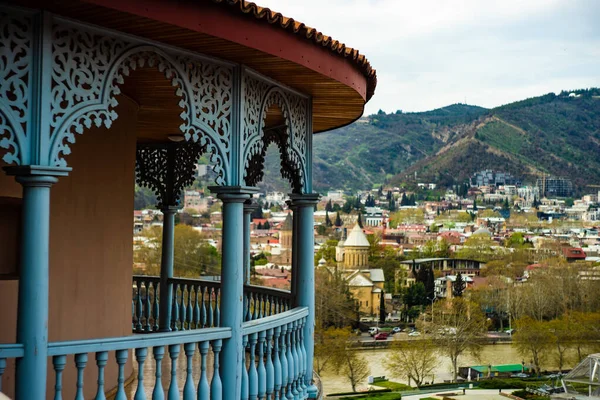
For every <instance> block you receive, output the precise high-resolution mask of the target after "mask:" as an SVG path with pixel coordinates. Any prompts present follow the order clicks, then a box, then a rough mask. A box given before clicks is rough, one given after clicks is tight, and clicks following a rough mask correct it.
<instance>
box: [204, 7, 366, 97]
mask: <svg viewBox="0 0 600 400" xmlns="http://www.w3.org/2000/svg"><path fill="white" fill-rule="evenodd" d="M212 2H213V3H216V4H221V5H223V6H227V7H230V8H234V9H236V10H237V11H239V12H241V13H243V14H246V15H250V16H252V17H254V18H256V19H258V20H260V21H264V22H266V23H269V24H271V25H275V26H278V27H280V28H281V29H284V30H286V31H289V32H291V33H293V34H296V35H299V36H301V37H303V38H305V39H306V40H310V41H312V42H313V43H315V44H317V45H320V46H322V47H325V48H327V49H328V50H330V51H331V52H333V53H336V54H337V55H339V56H341V57H344V58H346V59H349V60H350V61H351V62H352V63H353V64H354V65H355V66H356V67H357V68H358V69H359V70H360V71H361V73H362V74H363V75H364V76H365V78H366V79H367V101H369V99H371V97H373V94H375V87H376V86H377V72H376V70H375V69H374V68H373V67H371V63H370V62H369V60H367V58H366V57H365V56H364V54H360V52H359V51H358V50H357V49H353V48H352V47H348V46H346V45H345V44H344V43H341V42H339V41H337V40H335V39H333V38H332V37H331V36H327V35H324V34H323V33H322V32H320V31H318V30H316V29H315V28H311V27H309V26H306V25H305V24H304V23H302V22H299V21H296V20H294V19H293V18H288V17H285V16H284V15H282V14H281V13H278V12H276V11H272V10H271V9H269V8H267V7H261V6H259V5H257V4H255V3H252V2H250V1H246V0H212Z"/></svg>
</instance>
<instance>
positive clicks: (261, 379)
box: [0, 307, 312, 400]
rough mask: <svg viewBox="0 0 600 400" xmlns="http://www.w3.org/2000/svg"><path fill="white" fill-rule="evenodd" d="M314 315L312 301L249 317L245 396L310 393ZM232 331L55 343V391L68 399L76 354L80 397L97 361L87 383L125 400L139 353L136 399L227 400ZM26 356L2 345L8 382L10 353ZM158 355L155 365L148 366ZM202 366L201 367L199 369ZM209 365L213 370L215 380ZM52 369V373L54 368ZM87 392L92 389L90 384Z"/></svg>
mask: <svg viewBox="0 0 600 400" xmlns="http://www.w3.org/2000/svg"><path fill="white" fill-rule="evenodd" d="M307 315H308V308H306V307H299V308H295V309H292V310H289V311H284V312H281V313H279V314H277V315H272V316H268V317H264V318H261V319H257V320H252V321H247V322H245V323H244V324H243V338H242V340H243V344H244V348H245V351H244V352H243V354H242V358H243V360H244V362H243V363H242V365H243V368H242V388H241V393H242V395H241V400H246V399H251V400H253V399H259V398H260V399H263V398H268V399H290V398H293V399H304V398H306V397H307V381H308V379H307V378H308V377H311V376H312V371H310V370H309V369H308V368H307V362H306V348H305V346H304V338H303V333H304V329H303V328H304V325H305V323H306V317H307ZM230 337H231V329H229V328H207V329H193V330H185V331H179V332H168V333H154V334H152V335H131V336H125V337H116V338H105V339H92V340H79V341H69V342H53V343H50V344H49V346H48V355H49V356H50V357H52V365H53V369H54V376H53V378H54V399H57V400H58V399H62V393H63V381H62V379H63V376H62V373H63V371H64V370H65V367H66V366H67V362H68V360H72V361H71V362H72V363H73V364H74V366H75V368H76V372H77V374H76V378H75V380H76V382H75V385H76V388H77V389H76V397H75V399H76V400H83V398H84V397H83V396H84V389H85V388H86V387H87V386H85V387H84V381H83V376H84V371H85V370H86V368H88V369H89V368H95V371H96V373H97V379H96V380H91V381H90V380H89V379H88V381H86V382H85V384H86V385H95V386H94V387H93V389H91V390H92V391H95V392H96V396H95V397H94V398H95V399H96V400H103V399H105V398H106V397H105V392H107V391H109V390H111V389H116V394H115V399H116V400H125V399H126V398H127V395H126V392H125V384H124V382H125V381H126V379H127V378H128V377H126V376H125V365H126V363H127V360H128V358H129V357H130V356H131V357H134V358H135V362H136V363H137V373H136V378H137V382H134V387H135V395H134V397H133V399H135V400H139V399H146V398H150V397H147V396H146V393H147V392H148V393H152V395H151V396H152V397H151V398H152V399H153V400H158V399H168V400H175V399H184V400H192V399H193V400H209V399H210V400H221V399H222V385H221V377H222V376H223V375H224V374H227V373H234V372H233V371H232V370H231V369H227V366H221V365H219V353H220V350H221V347H222V345H223V343H224V341H226V340H228V339H229V338H230ZM182 349H183V354H182ZM196 351H199V354H200V363H199V365H197V364H196V365H195V366H194V364H193V363H192V358H193V357H194V354H195V353H196ZM209 352H212V354H213V357H212V358H210V359H211V360H212V362H211V363H209V362H208V360H209V358H208V357H207V356H208V354H209ZM22 356H23V347H22V346H21V345H18V344H16V345H15V344H12V345H0V382H1V381H2V374H3V372H4V367H5V366H6V360H7V359H9V358H20V357H22ZM70 356H72V358H71V357H70ZM180 356H181V357H185V360H186V362H185V368H184V369H183V368H179V369H178V368H177V360H178V358H179V357H180ZM151 357H152V359H151ZM167 357H168V358H167ZM92 358H93V359H94V360H95V364H96V365H95V366H91V365H89V364H92V361H91V359H92ZM165 358H167V360H170V363H171V368H170V373H168V374H166V376H165V374H163V373H162V369H161V366H162V364H163V359H165ZM109 362H114V363H116V365H117V371H118V374H117V379H116V381H113V382H106V381H105V374H104V371H105V368H106V366H107V365H108V363H109ZM150 363H152V365H150V366H148V364H150ZM147 366H148V367H150V368H151V370H153V371H154V379H153V380H152V382H146V380H147V379H145V377H147V375H145V373H144V371H145V368H146V367H147ZM194 368H196V369H198V368H199V371H195V370H194ZM208 371H212V379H211V380H210V381H209V379H208V376H209V373H208ZM180 374H183V376H184V378H185V380H184V384H183V386H182V388H181V389H180V388H179V387H178V383H177V381H178V376H179V375H180ZM48 376H49V379H52V378H51V377H52V374H49V375H48ZM32 384H33V383H32ZM70 384H71V383H70ZM0 390H1V388H0ZM86 392H88V393H89V392H90V389H88V390H86Z"/></svg>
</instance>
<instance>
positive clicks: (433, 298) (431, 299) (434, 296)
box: [427, 293, 436, 324]
mask: <svg viewBox="0 0 600 400" xmlns="http://www.w3.org/2000/svg"><path fill="white" fill-rule="evenodd" d="M435 299H436V294H435V293H434V294H433V297H432V298H429V297H428V298H427V300H429V301H431V323H432V324H433V301H434V300H435Z"/></svg>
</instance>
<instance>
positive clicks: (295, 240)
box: [287, 200, 298, 307]
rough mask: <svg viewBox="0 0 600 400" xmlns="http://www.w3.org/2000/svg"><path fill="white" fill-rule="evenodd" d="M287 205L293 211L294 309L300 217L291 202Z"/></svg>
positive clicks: (295, 302) (292, 288)
mask: <svg viewBox="0 0 600 400" xmlns="http://www.w3.org/2000/svg"><path fill="white" fill-rule="evenodd" d="M287 205H288V207H289V208H290V210H292V282H291V292H292V307H296V306H297V305H298V288H297V287H296V285H297V283H298V267H297V265H298V235H297V234H296V232H298V217H297V215H296V206H295V205H294V203H293V202H292V201H291V200H288V201H287Z"/></svg>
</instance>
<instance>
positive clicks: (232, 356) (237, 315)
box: [209, 186, 257, 399]
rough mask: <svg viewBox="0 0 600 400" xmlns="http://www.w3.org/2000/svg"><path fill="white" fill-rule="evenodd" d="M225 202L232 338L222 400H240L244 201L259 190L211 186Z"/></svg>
mask: <svg viewBox="0 0 600 400" xmlns="http://www.w3.org/2000/svg"><path fill="white" fill-rule="evenodd" d="M209 189H210V191H211V192H213V193H216V194H217V197H218V198H219V199H220V200H221V201H222V202H223V214H222V215H223V228H222V229H223V230H222V239H221V240H222V244H221V248H222V254H223V256H222V259H221V326H222V327H229V328H231V334H232V337H231V339H228V340H226V341H224V343H223V350H222V351H221V355H220V357H221V358H220V360H221V363H220V364H221V365H220V368H221V371H222V373H221V377H222V380H223V398H224V399H239V398H240V396H241V390H242V389H241V388H242V367H243V366H242V362H243V359H244V358H243V351H244V348H243V344H242V323H243V310H244V300H243V297H244V202H245V201H246V200H248V199H249V198H250V196H251V195H252V194H253V193H256V191H257V190H256V189H254V188H249V187H239V186H216V187H215V186H212V187H210V188H209Z"/></svg>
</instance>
